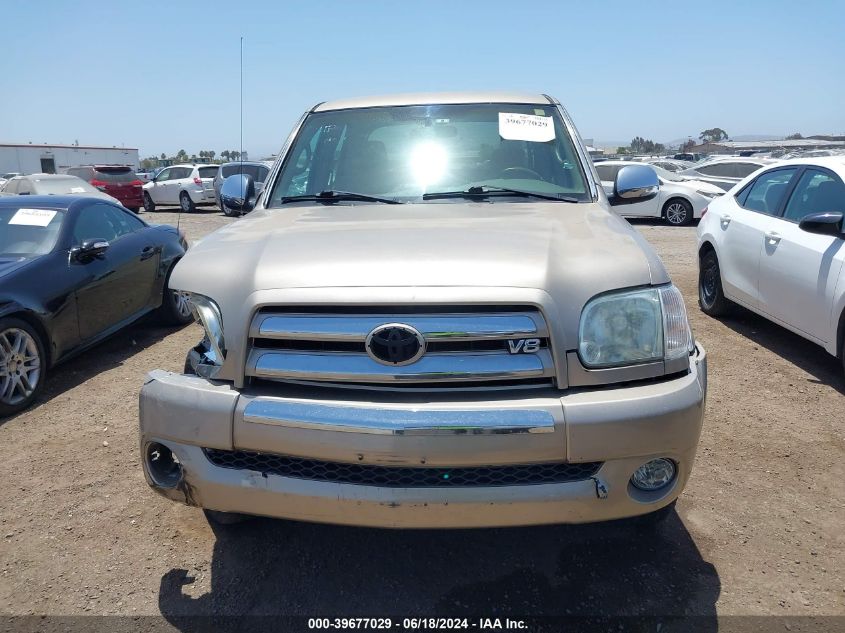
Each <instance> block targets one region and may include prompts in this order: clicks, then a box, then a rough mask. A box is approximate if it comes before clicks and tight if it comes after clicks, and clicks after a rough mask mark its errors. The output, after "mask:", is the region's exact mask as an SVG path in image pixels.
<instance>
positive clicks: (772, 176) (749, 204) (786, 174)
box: [742, 167, 798, 215]
mask: <svg viewBox="0 0 845 633" xmlns="http://www.w3.org/2000/svg"><path fill="white" fill-rule="evenodd" d="M796 171H798V168H797V167H789V168H787V169H773V170H771V171H767V172H764V173H762V174H760V175H759V176H758V177H757V178H756V179H755V180H754V182H753V184H752V185H751V186H750V188H749V189H748V193H747V195H745V197H744V203H743V204H742V206H743V207H744V208H746V209H748V210H749V211H758V212H760V213H765V214H767V215H775V214H777V212H778V209H779V208H780V203H781V201H782V200H783V197H784V195H785V194H786V190H787V189H788V188H789V181H790V180H791V179H792V176H794V175H795V172H796ZM743 193H744V192H743Z"/></svg>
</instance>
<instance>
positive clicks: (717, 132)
mask: <svg viewBox="0 0 845 633" xmlns="http://www.w3.org/2000/svg"><path fill="white" fill-rule="evenodd" d="M698 138H699V139H701V142H702V143H718V142H719V141H726V140H727V139H728V133H727V132H725V131H724V130H723V129H722V128H720V127H712V128H710V129H709V130H704V131H703V132H702V133H701V134H699V135H698Z"/></svg>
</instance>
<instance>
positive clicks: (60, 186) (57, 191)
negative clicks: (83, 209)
mask: <svg viewBox="0 0 845 633" xmlns="http://www.w3.org/2000/svg"><path fill="white" fill-rule="evenodd" d="M27 184H29V183H27ZM33 184H34V188H33V191H34V192H37V193H39V194H42V195H44V194H53V195H57V196H61V195H66V194H75V193H80V194H84V193H97V188H96V187H92V186H91V185H90V184H89V183H88V182H87V181H85V180H82V178H77V177H76V176H63V177H58V176H57V177H54V178H43V179H36V180H35V183H33Z"/></svg>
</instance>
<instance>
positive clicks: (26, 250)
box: [0, 206, 65, 257]
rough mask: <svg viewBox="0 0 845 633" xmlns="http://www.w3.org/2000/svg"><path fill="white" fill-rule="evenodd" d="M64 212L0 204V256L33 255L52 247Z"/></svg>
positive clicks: (42, 252)
mask: <svg viewBox="0 0 845 633" xmlns="http://www.w3.org/2000/svg"><path fill="white" fill-rule="evenodd" d="M64 217H65V212H64V211H61V210H58V209H36V208H30V207H6V206H4V207H0V257H34V256H36V255H44V254H45V253H49V252H50V251H51V250H53V247H54V246H55V245H56V240H57V239H58V237H59V229H60V228H61V226H62V220H64Z"/></svg>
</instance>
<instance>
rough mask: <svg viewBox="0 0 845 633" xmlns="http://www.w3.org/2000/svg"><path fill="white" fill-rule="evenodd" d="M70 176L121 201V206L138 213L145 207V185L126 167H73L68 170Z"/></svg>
mask: <svg viewBox="0 0 845 633" xmlns="http://www.w3.org/2000/svg"><path fill="white" fill-rule="evenodd" d="M67 173H68V174H69V175H70V176H77V177H78V178H82V180H85V181H87V182H89V183H91V184H92V185H94V186H95V187H96V188H97V189H99V190H100V191H104V192H105V193H107V194H109V195H110V196H112V197H113V198H117V199H118V200H120V204H122V205H123V206H124V207H126V208H127V209H129V210H130V211H132V212H133V213H138V210H139V209H140V208H141V207H142V206H144V198H143V191H142V189H141V186H142V185H143V184H144V183H143V182H141V179H140V178H138V176H137V175H136V174H135V171H134V170H133V169H132V168H131V167H128V166H126V165H87V166H85V167H71V168H69V169H68V170H67Z"/></svg>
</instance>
